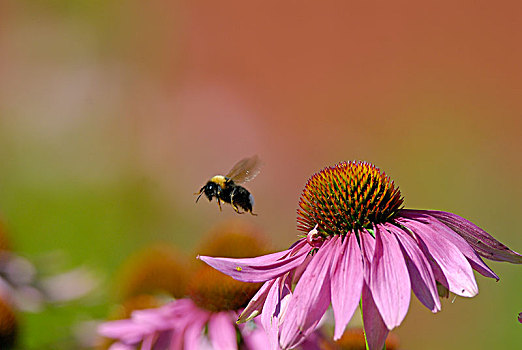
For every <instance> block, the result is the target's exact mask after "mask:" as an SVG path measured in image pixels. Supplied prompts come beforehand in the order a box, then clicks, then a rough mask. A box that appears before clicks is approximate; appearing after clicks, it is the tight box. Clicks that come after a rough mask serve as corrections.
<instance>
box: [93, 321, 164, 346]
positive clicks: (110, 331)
mask: <svg viewBox="0 0 522 350" xmlns="http://www.w3.org/2000/svg"><path fill="white" fill-rule="evenodd" d="M154 331H155V329H154V328H153V327H151V326H150V325H147V324H140V323H136V322H134V321H133V320H117V321H109V322H104V323H102V324H101V325H100V326H99V327H98V334H100V335H102V336H104V337H107V338H112V339H121V340H122V341H123V342H124V343H127V344H136V343H139V342H140V341H141V340H142V339H143V337H145V336H146V335H147V334H151V333H153V332H154Z"/></svg>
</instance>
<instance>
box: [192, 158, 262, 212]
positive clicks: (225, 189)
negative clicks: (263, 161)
mask: <svg viewBox="0 0 522 350" xmlns="http://www.w3.org/2000/svg"><path fill="white" fill-rule="evenodd" d="M259 165H260V162H259V158H258V157H257V156H253V157H250V158H245V159H242V160H240V161H239V162H237V163H236V165H234V166H233V167H232V169H231V170H230V171H229V172H228V174H226V175H224V176H223V175H216V176H214V177H212V178H211V179H210V180H208V182H207V183H206V185H205V186H203V187H201V189H200V190H199V192H196V193H194V194H195V195H198V198H197V199H196V203H197V202H198V200H199V197H201V196H202V195H203V193H204V194H205V196H207V198H208V201H209V202H210V201H211V200H212V198H214V197H216V201H217V203H218V206H219V210H221V202H222V201H223V202H224V203H230V204H231V205H232V208H234V210H235V211H236V213H238V214H243V213H245V212H250V214H252V215H257V214H254V213H253V212H252V207H253V206H254V197H253V196H252V195H251V194H250V192H248V190H247V189H246V188H244V187H243V186H239V184H240V183H244V182H247V181H250V180H252V179H254V178H255V177H256V176H257V174H259ZM239 208H241V209H243V210H244V211H243V212H240V211H239Z"/></svg>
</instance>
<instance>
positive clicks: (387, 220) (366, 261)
mask: <svg viewBox="0 0 522 350" xmlns="http://www.w3.org/2000/svg"><path fill="white" fill-rule="evenodd" d="M402 204H403V199H402V198H401V193H400V191H399V189H398V188H397V187H395V185H394V183H393V181H391V179H390V178H389V177H388V176H387V175H386V174H385V173H384V172H382V171H380V170H379V169H378V168H377V167H375V166H373V165H371V164H369V163H366V162H349V163H345V162H343V163H340V164H338V165H336V166H333V167H329V168H325V169H324V170H322V171H320V172H319V173H317V174H315V175H313V176H312V177H311V178H310V180H309V181H308V183H307V184H306V186H305V189H304V190H303V193H302V196H301V201H300V203H299V206H300V209H299V210H298V219H297V220H298V229H299V230H301V231H303V232H305V233H306V234H307V235H306V237H303V238H301V239H300V240H298V241H297V242H296V243H295V244H294V245H293V246H292V247H290V249H288V250H285V251H282V252H279V253H274V254H269V255H264V256H259V257H256V258H248V259H230V258H212V257H208V256H200V257H199V258H200V259H201V260H203V261H205V262H206V263H207V264H209V265H210V266H212V267H214V268H216V269H217V270H219V271H221V272H224V273H226V274H228V275H229V276H231V277H233V278H235V279H237V280H240V281H244V282H264V284H263V286H262V287H261V289H260V290H259V291H258V293H257V294H256V295H255V296H254V297H253V298H252V300H251V301H250V303H249V304H248V306H247V307H246V308H245V310H244V312H243V313H242V314H241V316H240V318H239V320H240V321H244V320H249V319H251V318H253V317H255V316H257V315H258V314H261V323H262V324H263V327H264V328H265V330H266V331H267V333H268V334H269V337H270V339H271V343H272V347H273V348H274V349H276V348H277V344H279V345H280V346H281V348H283V349H289V348H293V347H295V346H297V345H298V344H300V343H301V342H302V341H303V339H304V338H306V336H307V335H309V334H310V333H311V332H312V331H313V330H314V329H315V327H316V325H317V323H318V322H319V320H320V318H321V316H322V315H323V314H324V313H325V311H326V310H327V308H328V307H329V305H330V303H331V304H332V308H333V312H334V318H335V330H334V339H339V338H340V337H341V336H342V334H343V332H344V329H345V327H346V325H347V323H348V321H349V320H350V318H351V317H352V315H353V313H354V311H355V309H356V308H357V305H359V302H360V304H361V309H362V316H363V324H364V329H365V334H366V340H367V343H368V347H369V349H382V347H383V345H384V341H385V339H386V336H387V334H388V332H389V331H390V330H391V329H393V328H395V327H397V326H398V325H399V324H400V323H401V322H402V320H403V319H404V317H405V316H406V313H407V311H408V307H409V303H410V294H411V293H410V290H413V292H414V294H415V295H416V296H417V298H418V299H419V300H420V301H421V302H422V303H423V304H424V305H425V306H426V307H427V308H429V309H430V310H431V311H432V312H437V311H439V310H440V308H441V303H440V299H439V293H438V291H440V292H447V291H448V290H449V291H451V292H453V293H455V294H457V295H460V296H465V297H472V296H474V295H476V294H477V293H478V288H477V284H476V282H475V277H474V275H473V270H476V271H477V272H479V273H480V274H482V275H484V276H486V277H491V278H495V279H497V280H498V276H497V275H496V274H495V273H494V272H493V271H491V269H490V268H489V267H488V266H487V265H486V264H485V263H484V262H483V261H482V259H481V256H482V257H485V258H488V259H491V260H497V261H508V262H511V263H517V264H520V263H522V256H521V255H520V254H518V253H516V252H514V251H512V250H510V249H509V248H508V247H506V246H505V245H503V244H502V243H500V242H499V241H497V240H496V239H494V238H493V237H492V236H491V235H489V234H488V233H487V232H485V231H484V230H482V229H481V228H479V227H477V226H476V225H474V224H473V223H471V222H470V221H468V220H466V219H464V218H462V217H460V216H458V215H455V214H452V213H447V212H442V211H432V210H408V209H402Z"/></svg>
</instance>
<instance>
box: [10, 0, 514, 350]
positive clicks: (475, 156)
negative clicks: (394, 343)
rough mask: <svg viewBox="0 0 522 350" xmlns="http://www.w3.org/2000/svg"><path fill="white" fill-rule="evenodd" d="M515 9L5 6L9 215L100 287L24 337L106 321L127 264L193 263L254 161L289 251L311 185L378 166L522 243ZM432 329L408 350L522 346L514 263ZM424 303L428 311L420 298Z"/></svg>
mask: <svg viewBox="0 0 522 350" xmlns="http://www.w3.org/2000/svg"><path fill="white" fill-rule="evenodd" d="M521 11H522V5H520V2H518V1H501V2H497V3H495V4H492V3H490V2H487V1H483V2H481V1H478V2H477V1H469V2H459V3H458V4H456V3H454V2H452V1H437V2H431V1H423V2H411V1H395V2H376V3H374V2H372V3H371V4H370V3H358V2H339V1H337V2H330V1H325V2H320V3H311V4H304V3H302V2H298V1H288V2H279V1H219V2H217V1H163V0H152V1H148V2H142V1H121V0H107V1H99V0H93V1H82V0H50V1H43V0H41V1H39V0H33V1H14V0H3V1H0V212H1V215H2V217H3V219H4V221H5V222H6V223H7V226H8V229H9V235H10V239H11V240H12V242H13V246H14V249H15V250H16V251H17V252H18V253H19V254H22V255H24V256H26V257H29V258H37V257H38V256H41V255H42V254H45V253H46V252H49V251H61V252H63V254H65V256H67V265H68V267H71V268H73V267H76V266H88V267H91V268H93V269H94V270H96V271H97V272H98V273H99V274H100V276H101V277H100V278H102V284H101V286H100V290H99V291H97V293H98V300H103V302H102V303H101V304H100V303H96V302H78V303H73V304H72V305H68V306H64V307H59V308H48V309H46V310H45V311H44V312H43V313H41V314H23V315H21V319H22V321H23V324H22V325H23V328H22V344H23V347H25V348H28V349H43V348H45V347H48V348H56V347H57V345H55V344H59V343H64V337H65V334H66V333H67V332H66V331H64V329H67V327H70V326H72V325H73V324H75V323H78V322H80V321H85V320H90V319H96V318H98V319H101V318H104V317H106V316H107V313H108V309H109V307H110V304H111V302H113V300H112V299H111V298H112V294H111V290H112V288H114V283H113V281H112V277H113V275H114V273H115V271H116V270H117V268H118V267H119V266H120V264H121V263H122V262H123V260H124V259H125V258H126V257H127V256H128V255H129V254H130V253H132V252H134V251H136V250H137V249H139V248H140V247H142V246H143V245H145V244H147V243H151V242H156V241H171V242H174V243H175V244H177V245H178V246H180V247H181V249H183V250H185V251H186V252H191V250H192V249H194V247H195V245H196V242H197V241H198V239H199V238H200V237H201V236H203V235H205V233H206V232H207V231H208V230H209V229H211V228H212V227H213V226H215V225H216V224H218V223H220V222H221V221H222V220H223V219H225V218H230V217H234V216H236V214H235V213H234V212H233V211H232V209H231V208H229V207H226V208H224V210H223V212H219V210H218V209H217V206H216V205H215V203H211V204H209V203H208V202H206V201H201V202H200V203H198V204H197V205H196V204H194V199H195V198H194V196H193V192H195V191H197V190H198V189H199V188H200V187H201V186H202V185H203V184H204V183H205V181H206V180H207V179H208V178H209V177H210V176H211V175H214V174H217V173H220V172H221V173H223V172H226V171H227V170H228V169H229V168H230V167H231V166H232V165H233V164H234V163H235V162H236V161H237V160H239V159H241V158H243V157H246V156H250V155H252V154H258V155H259V156H260V157H261V158H262V160H263V163H264V166H263V169H262V172H261V174H260V176H258V178H256V180H255V181H253V182H252V183H250V184H248V186H247V187H248V189H249V190H251V192H252V193H253V194H254V195H255V198H256V207H255V208H256V211H257V212H258V213H259V216H258V217H246V216H245V218H244V219H245V220H248V221H250V222H252V223H254V224H256V225H257V226H258V227H260V228H262V229H263V230H264V231H265V232H266V233H267V234H268V235H269V236H270V237H271V239H272V241H273V244H274V246H276V247H279V248H284V247H286V246H288V245H289V244H290V243H291V242H293V241H294V240H295V238H296V235H297V231H296V229H295V217H296V213H295V210H296V208H297V203H298V200H299V195H300V191H301V189H302V188H303V186H304V184H305V183H306V180H307V178H308V177H309V176H310V175H312V174H313V173H314V172H316V171H318V170H320V169H321V168H322V167H324V166H328V165H332V164H334V163H336V162H339V161H343V160H354V159H355V160H366V161H369V162H372V163H374V164H376V165H377V166H379V167H380V168H381V169H383V170H385V171H386V172H387V174H388V175H390V176H391V177H392V178H393V179H394V180H395V182H396V183H397V184H398V185H399V186H400V188H401V190H402V193H403V196H404V197H405V204H406V207H407V208H420V209H440V210H445V211H451V212H454V213H457V214H459V215H462V216H464V217H466V218H468V219H470V220H471V221H473V222H475V223H476V224H478V225H480V226H481V227H483V228H485V229H486V230H487V231H488V232H490V233H491V234H493V235H494V236H495V237H496V238H497V239H499V240H500V241H502V242H503V243H505V244H507V245H508V246H509V247H511V248H512V249H515V250H517V251H521V250H522V236H521V235H520V218H521V213H522V186H521V182H520V179H521V176H520V174H521V171H522V156H521V152H520V151H521V150H522V137H521V135H522V68H521V67H522V66H521V65H520V62H522V45H520V43H521V42H522V31H521V30H520V28H521V27H522V19H521V16H520V13H521ZM490 266H491V267H492V268H493V269H494V270H495V271H496V272H497V274H498V275H499V276H500V277H501V280H500V282H498V283H496V282H495V281H492V280H487V279H485V278H483V277H482V276H478V277H477V279H478V283H479V287H480V294H479V295H478V296H477V297H475V298H473V299H464V298H457V299H456V300H455V302H454V303H451V298H450V299H449V300H447V301H445V302H444V305H443V310H442V312H440V313H439V314H437V315H432V314H431V313H430V312H429V311H428V310H427V309H425V308H424V307H422V305H420V303H419V302H418V301H417V300H416V299H415V301H412V306H411V308H410V311H409V314H408V316H407V317H406V319H405V321H404V322H403V324H402V325H401V326H400V327H399V328H398V330H397V333H398V334H399V336H400V337H401V342H402V344H403V348H405V349H421V348H422V349H427V350H429V349H441V348H444V349H471V348H473V349H493V348H503V349H511V348H515V347H516V346H517V345H520V344H521V343H522V325H520V324H519V323H518V322H517V320H516V319H517V317H516V316H517V314H518V312H520V311H522V298H521V295H522V278H521V277H522V274H521V269H520V266H514V265H510V264H506V263H494V262H492V263H491V264H490ZM412 300H413V299H412Z"/></svg>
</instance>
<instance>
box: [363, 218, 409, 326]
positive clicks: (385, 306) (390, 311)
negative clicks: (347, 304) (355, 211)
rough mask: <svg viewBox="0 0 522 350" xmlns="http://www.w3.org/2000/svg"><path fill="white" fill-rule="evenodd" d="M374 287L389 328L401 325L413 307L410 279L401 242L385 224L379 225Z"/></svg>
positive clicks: (373, 292) (374, 262)
mask: <svg viewBox="0 0 522 350" xmlns="http://www.w3.org/2000/svg"><path fill="white" fill-rule="evenodd" d="M370 288H371V290H372V296H373V300H374V301H375V305H377V308H378V309H379V312H380V313H381V316H382V319H383V320H384V323H385V324H386V326H388V329H390V330H391V329H393V328H395V327H397V326H398V325H400V324H401V322H402V320H403V319H404V317H406V313H407V312H408V307H409V306H410V295H411V284H410V276H409V274H408V269H407V267H406V262H405V261H404V257H403V255H402V252H401V248H400V246H399V243H398V242H397V240H396V239H395V237H394V236H393V235H392V234H390V233H389V232H388V231H386V229H385V228H384V227H383V226H381V225H377V226H376V232H375V253H374V255H373V261H372V266H371V277H370Z"/></svg>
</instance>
